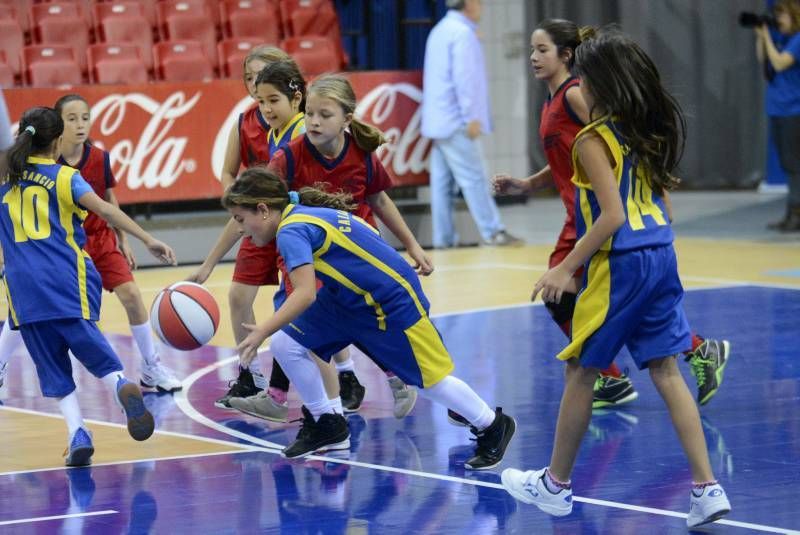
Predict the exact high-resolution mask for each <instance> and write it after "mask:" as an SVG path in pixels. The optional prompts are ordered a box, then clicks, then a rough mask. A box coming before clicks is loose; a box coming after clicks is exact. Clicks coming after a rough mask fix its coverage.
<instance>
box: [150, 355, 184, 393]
mask: <svg viewBox="0 0 800 535" xmlns="http://www.w3.org/2000/svg"><path fill="white" fill-rule="evenodd" d="M140 384H141V385H142V386H143V387H145V388H155V389H157V390H160V391H161V392H177V391H178V390H181V389H182V388H183V385H182V384H181V382H180V381H179V380H178V378H177V377H175V373H174V372H173V371H172V370H170V369H169V368H167V367H166V366H164V365H163V364H161V362H156V363H154V364H146V363H142V378H141V381H140Z"/></svg>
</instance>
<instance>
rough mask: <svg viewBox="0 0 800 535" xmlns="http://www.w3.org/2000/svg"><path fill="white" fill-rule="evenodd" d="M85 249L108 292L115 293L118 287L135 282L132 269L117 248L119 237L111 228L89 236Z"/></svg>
mask: <svg viewBox="0 0 800 535" xmlns="http://www.w3.org/2000/svg"><path fill="white" fill-rule="evenodd" d="M85 249H86V252H87V253H89V256H90V257H92V262H94V266H95V267H96V268H97V271H98V272H100V280H102V281H103V288H105V289H106V290H107V291H109V292H113V291H114V288H116V287H117V286H120V285H122V284H125V283H126V282H133V273H131V268H130V266H129V265H128V262H127V261H126V260H125V256H124V255H123V254H122V253H121V252H120V251H119V248H117V235H116V234H115V233H114V231H113V230H111V228H109V227H105V228H104V229H102V230H98V231H96V232H93V233H92V234H89V235H88V236H87V237H86V247H85Z"/></svg>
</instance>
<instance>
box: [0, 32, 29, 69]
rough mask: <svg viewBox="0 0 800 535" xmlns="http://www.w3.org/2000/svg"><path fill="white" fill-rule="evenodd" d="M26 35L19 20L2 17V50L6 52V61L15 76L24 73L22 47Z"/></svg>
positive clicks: (0, 45)
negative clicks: (18, 22)
mask: <svg viewBox="0 0 800 535" xmlns="http://www.w3.org/2000/svg"><path fill="white" fill-rule="evenodd" d="M23 46H25V37H24V36H23V34H22V28H20V26H19V24H17V21H16V20H14V19H0V50H2V51H3V52H4V53H5V57H6V62H7V64H8V66H9V67H10V68H11V72H13V73H14V76H21V75H22V61H21V60H22V47H23Z"/></svg>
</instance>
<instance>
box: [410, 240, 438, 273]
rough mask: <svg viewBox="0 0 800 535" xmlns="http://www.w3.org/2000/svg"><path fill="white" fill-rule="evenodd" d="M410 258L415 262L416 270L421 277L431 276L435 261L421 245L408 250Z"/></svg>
mask: <svg viewBox="0 0 800 535" xmlns="http://www.w3.org/2000/svg"><path fill="white" fill-rule="evenodd" d="M408 256H410V257H411V259H412V260H413V261H414V269H415V270H416V271H417V273H419V274H420V275H430V274H431V273H433V260H431V258H430V257H429V256H428V254H427V253H426V252H425V250H424V249H423V248H422V247H421V246H420V245H419V244H417V245H415V246H413V247H411V248H410V249H409V250H408Z"/></svg>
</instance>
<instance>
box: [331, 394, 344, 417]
mask: <svg viewBox="0 0 800 535" xmlns="http://www.w3.org/2000/svg"><path fill="white" fill-rule="evenodd" d="M328 403H330V404H331V408H332V409H333V412H335V413H336V414H344V407H342V398H340V397H339V396H336V397H335V398H333V399H329V400H328Z"/></svg>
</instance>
